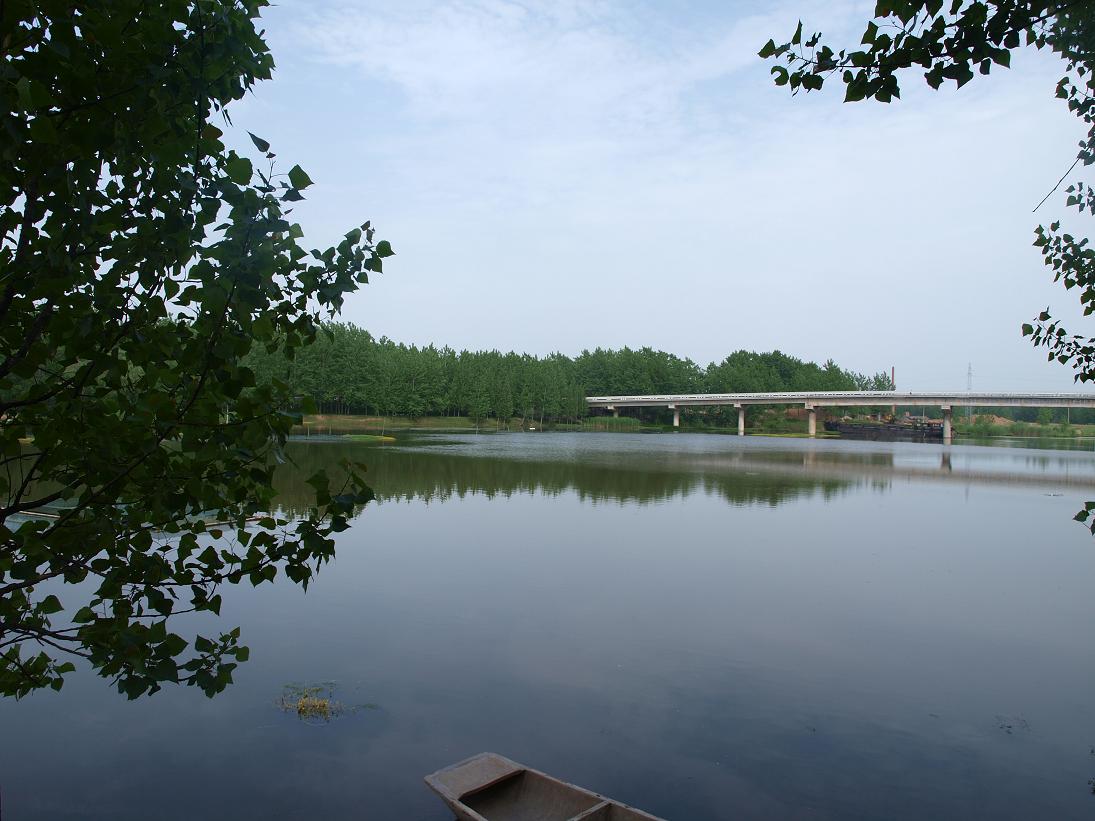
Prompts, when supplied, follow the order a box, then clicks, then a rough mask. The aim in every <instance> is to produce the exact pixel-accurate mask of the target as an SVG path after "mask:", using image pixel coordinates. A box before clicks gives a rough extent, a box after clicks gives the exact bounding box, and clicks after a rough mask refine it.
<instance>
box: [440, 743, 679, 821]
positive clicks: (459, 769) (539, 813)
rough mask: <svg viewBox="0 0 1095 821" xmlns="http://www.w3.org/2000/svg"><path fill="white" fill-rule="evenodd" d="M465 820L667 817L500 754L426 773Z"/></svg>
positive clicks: (641, 820)
mask: <svg viewBox="0 0 1095 821" xmlns="http://www.w3.org/2000/svg"><path fill="white" fill-rule="evenodd" d="M426 784H427V785H429V787H430V789H431V790H433V791H434V792H435V793H437V794H438V795H439V796H440V797H441V800H442V801H444V802H445V803H446V804H448V805H449V809H451V810H452V811H453V813H455V814H456V817H457V818H459V819H461V821H664V820H663V819H660V818H656V817H655V816H653V815H650V814H648V813H645V812H643V811H642V810H636V809H634V808H633V807H628V806H627V805H625V804H621V803H620V802H619V801H613V800H612V799H611V798H605V797H604V796H603V795H598V794H597V793H595V792H590V791H589V790H583V789H582V788H581V787H575V786H574V785H573V784H567V783H566V782H565V781H560V780H559V779H558V778H552V777H551V776H550V775H546V774H544V773H542V772H539V771H538V770H533V769H530V768H528V767H525V766H523V765H521V764H518V763H517V762H515V761H510V760H509V759H508V758H504V757H502V756H500V755H495V754H494V753H480V754H479V755H476V756H472V757H471V758H469V759H466V760H464V761H461V762H459V763H458V764H453V765H452V766H451V767H445V768H444V769H443V770H438V771H437V772H435V773H434V774H433V775H427V776H426Z"/></svg>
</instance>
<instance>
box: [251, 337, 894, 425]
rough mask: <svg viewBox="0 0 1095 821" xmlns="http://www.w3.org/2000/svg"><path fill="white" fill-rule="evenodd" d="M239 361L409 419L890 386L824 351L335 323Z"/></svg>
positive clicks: (320, 405)
mask: <svg viewBox="0 0 1095 821" xmlns="http://www.w3.org/2000/svg"><path fill="white" fill-rule="evenodd" d="M247 364H248V366H249V367H250V368H251V369H252V370H253V371H254V372H255V377H256V379H257V381H259V382H260V383H263V382H270V381H271V380H278V381H281V382H284V383H285V384H286V385H287V386H288V387H289V389H290V391H291V392H292V393H293V394H294V395H296V396H300V397H308V398H310V399H311V400H312V401H313V402H314V403H315V406H316V408H317V409H318V410H319V411H321V412H324V413H346V414H350V413H353V414H368V415H381V416H409V417H415V418H417V417H422V416H467V417H470V418H472V419H475V420H481V419H486V418H495V419H500V420H508V419H512V418H514V417H519V418H522V419H539V420H541V421H543V420H545V419H546V420H563V419H576V418H578V417H581V416H584V415H585V414H586V412H587V408H586V405H585V401H584V400H585V397H586V396H604V395H619V394H658V393H731V392H758V391H800V390H802V391H805V390H818V391H839V390H890V389H891V387H892V385H891V382H890V377H889V374H886V373H877V374H874V375H873V376H867V375H864V374H860V373H856V372H854V371H850V370H845V369H843V368H841V367H840V366H838V365H837V364H836V363H835V362H833V361H832V360H831V359H830V360H828V361H826V362H825V363H824V364H823V365H818V364H816V363H814V362H805V361H803V360H801V359H797V358H796V357H793V356H788V355H787V354H784V353H781V352H780V351H771V352H769V353H754V352H752V351H744V350H739V351H735V352H734V353H732V354H730V355H729V356H727V357H726V358H725V359H723V360H722V361H721V362H717V363H714V362H713V363H711V364H709V365H707V366H706V367H704V366H701V365H698V364H697V363H695V362H693V361H692V360H691V359H687V358H685V359H682V358H681V357H678V356H676V355H674V354H671V353H667V352H665V351H658V350H654V349H652V348H639V349H632V348H627V347H624V348H620V349H618V350H611V349H604V348H596V349H595V350H592V351H589V350H584V351H582V352H581V353H580V354H579V355H578V356H575V357H573V358H572V357H568V356H566V355H564V354H561V353H552V354H549V355H547V356H543V357H537V356H533V355H530V354H518V353H514V352H512V351H511V352H509V353H502V352H500V351H497V350H491V351H466V350H462V351H456V350H454V349H452V348H450V347H447V346H446V347H437V346H436V345H432V344H431V345H426V346H424V347H418V346H416V345H406V344H403V343H398V342H395V341H393V340H391V339H388V338H387V337H380V338H379V339H378V338H376V337H374V336H373V335H372V334H370V333H369V332H368V331H367V330H365V329H364V328H360V327H358V326H356V325H353V324H350V323H342V322H333V323H329V324H326V325H324V327H323V332H322V333H321V334H320V335H319V337H318V338H317V340H316V341H315V342H314V343H313V344H311V345H309V346H307V347H304V348H301V349H298V350H296V351H295V353H294V355H293V356H291V357H289V356H286V355H285V353H284V352H282V351H281V350H280V349H276V348H275V349H270V348H267V347H264V346H255V349H253V350H252V352H251V353H250V354H249V356H248V363H247ZM712 415H717V412H714V411H713V412H712Z"/></svg>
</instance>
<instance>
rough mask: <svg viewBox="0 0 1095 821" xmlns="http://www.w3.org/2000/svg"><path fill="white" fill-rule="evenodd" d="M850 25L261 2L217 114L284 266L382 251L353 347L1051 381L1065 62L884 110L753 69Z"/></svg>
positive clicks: (908, 382)
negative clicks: (278, 240)
mask: <svg viewBox="0 0 1095 821" xmlns="http://www.w3.org/2000/svg"><path fill="white" fill-rule="evenodd" d="M872 8H873V3H870V2H867V3H863V2H816V0H791V2H786V3H783V2H772V3H759V2H756V3H747V2H731V3H715V2H705V3H700V2H677V3H672V4H668V3H653V2H647V3H644V2H630V3H625V2H614V1H613V0H590V2H558V3H550V2H542V3H539V2H508V1H507V0H442V1H441V2H425V1H421V2H420V0H403V1H402V2H399V3H391V2H384V3H380V2H371V0H345V2H334V0H330V1H329V0H311V1H310V2H304V0H280V2H279V5H277V6H276V7H273V8H270V9H267V10H266V11H265V12H264V14H263V21H262V24H263V26H264V28H265V30H266V39H267V41H268V43H269V44H270V47H271V49H272V51H273V54H274V58H275V61H276V62H277V66H278V68H277V70H276V72H275V74H274V78H273V79H272V80H271V81H268V82H264V83H261V84H259V85H258V86H256V87H255V89H254V92H253V94H251V95H249V96H248V97H247V98H246V99H245V100H243V101H241V102H240V103H238V104H237V105H236V106H235V107H234V109H232V110H231V114H232V120H233V123H234V124H235V127H236V132H235V134H236V138H237V139H239V138H240V135H242V141H241V142H239V143H238V144H239V145H240V146H241V147H242V146H243V144H244V142H243V141H246V135H245V131H248V130H249V131H252V132H254V133H256V134H258V135H259V136H261V137H263V138H265V139H267V140H269V141H270V142H271V143H272V144H273V150H274V151H275V152H276V153H277V155H278V162H279V163H281V164H282V165H283V168H282V169H281V170H283V171H286V170H288V168H290V167H291V166H292V165H293V164H296V163H299V164H300V165H301V166H302V167H303V168H304V169H305V170H306V171H307V172H308V174H309V175H310V176H311V178H312V179H313V180H314V181H315V185H314V186H313V187H312V188H310V189H308V192H307V197H308V199H307V200H306V201H305V202H303V203H299V204H298V207H297V209H296V210H295V212H294V215H293V219H295V220H296V221H299V222H300V223H301V225H302V226H303V228H304V230H305V242H306V243H307V245H308V246H309V247H326V246H327V245H330V244H333V243H335V242H337V241H338V240H339V239H340V237H341V235H342V234H344V233H345V232H347V231H349V230H350V229H352V228H353V227H355V226H357V225H359V224H361V223H362V222H364V221H365V220H371V221H372V222H373V224H374V225H375V226H376V227H377V236H378V238H383V239H387V240H389V241H390V242H391V243H392V245H393V247H394V248H395V250H396V254H397V255H396V256H395V257H393V258H391V259H389V260H386V261H385V272H384V273H383V274H382V275H379V276H375V277H374V278H373V281H372V282H371V283H370V284H369V285H367V286H365V287H364V288H362V289H361V290H360V291H359V292H358V293H356V294H353V295H351V296H350V297H349V298H348V300H347V302H346V305H345V308H344V310H343V314H342V319H343V320H345V321H349V322H354V323H356V324H358V325H360V326H362V327H364V328H367V329H368V330H369V331H370V332H371V333H373V334H374V335H375V336H378V337H379V336H387V337H389V338H392V339H395V340H397V341H400V342H406V343H408V344H409V343H415V344H419V345H422V344H428V343H435V344H437V345H449V346H451V347H453V348H456V349H462V348H468V349H499V350H502V351H507V350H515V351H518V352H527V353H533V354H538V355H543V354H547V353H550V352H553V351H560V352H562V353H564V354H567V355H571V356H573V355H575V354H578V353H580V352H581V351H582V350H583V349H593V348H596V347H606V348H618V347H622V346H624V345H627V346H630V347H633V348H637V347H643V346H650V347H654V348H660V349H662V350H666V351H670V352H672V353H675V354H677V355H678V356H681V357H687V358H690V359H692V360H694V361H696V362H698V363H700V364H701V365H706V364H707V363H708V362H712V361H719V360H721V359H722V358H724V357H725V356H726V355H727V354H729V353H731V352H732V351H735V350H738V349H742V348H744V349H747V350H757V351H767V350H772V349H779V350H781V351H783V352H785V353H788V354H791V355H794V356H798V357H800V358H803V359H807V360H814V361H818V362H823V361H824V360H826V359H828V358H832V359H834V360H835V361H836V362H837V363H839V364H840V365H841V366H842V367H845V368H849V369H852V370H856V371H860V372H866V373H874V372H877V371H881V370H889V369H890V367H891V366H893V367H895V368H896V376H897V387H898V389H899V390H910V391H935V390H965V389H966V387H967V370H968V368H970V367H972V370H973V383H972V384H973V389H974V390H984V391H989V390H1009V391H1071V390H1077V387H1076V385H1075V384H1074V383H1073V380H1072V372H1071V371H1070V370H1069V369H1068V368H1066V367H1064V366H1061V365H1058V364H1056V363H1047V361H1046V357H1045V354H1044V353H1042V352H1040V351H1038V350H1035V349H1033V348H1032V347H1031V346H1030V344H1029V343H1028V342H1027V341H1026V340H1024V339H1023V337H1022V336H1021V333H1020V326H1021V324H1022V323H1023V322H1026V321H1029V320H1030V319H1031V318H1032V317H1033V316H1034V315H1036V314H1037V313H1038V312H1039V311H1041V310H1042V309H1044V308H1046V307H1047V306H1049V307H1050V308H1051V310H1052V311H1053V312H1054V314H1055V315H1059V316H1060V317H1061V318H1063V319H1065V320H1066V324H1068V325H1069V326H1070V330H1072V331H1073V332H1086V333H1089V334H1090V333H1092V329H1091V328H1090V327H1085V320H1083V319H1082V317H1081V314H1080V310H1079V304H1078V301H1077V298H1076V296H1075V295H1074V293H1069V292H1066V291H1065V290H1064V288H1063V287H1062V286H1060V285H1056V284H1054V283H1053V282H1052V277H1051V276H1050V274H1049V270H1048V269H1047V268H1045V266H1043V264H1042V261H1041V255H1040V254H1039V253H1038V250H1037V249H1036V248H1034V247H1032V245H1031V243H1032V240H1033V230H1034V228H1035V226H1037V225H1038V224H1039V222H1043V223H1049V222H1051V221H1053V220H1054V219H1057V218H1059V217H1061V216H1062V215H1064V214H1065V210H1064V194H1063V192H1062V191H1058V193H1057V194H1056V195H1055V196H1053V197H1051V198H1050V200H1049V201H1048V202H1047V203H1046V204H1045V205H1043V206H1042V207H1041V209H1040V210H1039V211H1038V212H1037V213H1032V211H1033V209H1034V207H1035V206H1036V205H1037V204H1038V202H1039V201H1040V200H1041V199H1042V197H1044V196H1045V195H1046V194H1047V193H1048V192H1049V191H1050V189H1052V187H1053V185H1054V184H1055V183H1056V182H1057V180H1058V179H1059V178H1060V177H1061V175H1062V174H1063V173H1064V172H1065V171H1066V170H1067V169H1068V167H1069V165H1070V164H1071V162H1072V160H1073V159H1074V157H1075V154H1076V144H1077V142H1078V140H1079V139H1080V138H1081V137H1082V136H1083V135H1084V129H1083V125H1082V123H1080V122H1079V121H1078V120H1076V119H1075V118H1074V117H1072V116H1071V115H1070V114H1069V113H1068V111H1067V108H1066V107H1065V106H1064V105H1063V104H1062V103H1061V102H1060V101H1058V100H1056V99H1055V98H1054V88H1055V85H1056V82H1057V80H1058V79H1059V78H1060V76H1061V75H1062V74H1063V66H1062V64H1061V63H1060V62H1059V61H1057V60H1055V59H1054V58H1053V56H1052V55H1050V54H1046V53H1039V52H1036V51H1033V50H1024V51H1020V52H1018V53H1017V54H1015V55H1014V56H1013V60H1012V69H1011V70H1010V71H1005V70H1002V69H1001V70H998V71H996V72H994V73H993V74H992V75H990V76H988V77H981V76H978V77H977V78H976V80H975V81H974V82H972V83H971V84H969V85H967V86H966V87H964V88H962V89H960V90H955V89H954V88H953V85H952V86H949V87H946V88H945V89H943V90H940V91H938V92H933V91H932V90H931V89H930V88H928V87H927V85H926V84H925V83H924V82H923V80H922V78H921V76H920V75H919V74H915V73H910V74H908V75H907V76H906V77H905V79H904V82H903V91H902V93H903V99H901V100H900V101H898V102H895V103H893V104H890V105H883V104H879V103H871V102H865V103H855V104H844V103H843V102H842V100H843V88H842V86H840V85H839V84H837V83H833V84H832V85H831V86H827V87H826V89H825V90H824V91H823V92H821V93H811V94H809V95H806V94H800V95H798V96H796V97H792V96H791V95H790V94H789V93H788V92H787V90H786V89H781V88H777V87H776V86H774V85H773V83H772V81H771V77H770V75H769V69H770V67H771V64H769V63H766V62H765V61H763V60H761V59H760V58H758V57H757V56H756V52H757V51H758V50H759V48H760V47H761V46H762V45H763V44H764V42H765V41H766V40H767V39H768V38H769V37H773V38H775V39H776V40H777V42H782V41H783V40H786V39H788V38H789V36H790V34H791V33H792V32H793V30H794V27H795V23H796V22H797V20H798V19H799V18H801V19H803V21H804V23H805V27H806V29H807V31H811V30H820V31H822V32H824V33H825V35H826V39H827V40H828V41H830V42H832V43H834V44H839V45H854V44H855V43H857V42H858V41H859V37H860V35H861V33H862V30H863V26H864V24H865V22H866V20H868V19H869V17H870V12H871V9H872ZM248 146H249V143H248ZM251 153H255V152H254V151H253V150H252V152H251ZM1077 227H1078V228H1081V229H1083V225H1082V223H1081V224H1079V225H1078V226H1077Z"/></svg>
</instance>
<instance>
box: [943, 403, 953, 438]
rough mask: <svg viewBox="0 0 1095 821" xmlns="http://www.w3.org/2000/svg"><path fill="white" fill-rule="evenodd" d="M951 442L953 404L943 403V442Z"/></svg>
mask: <svg viewBox="0 0 1095 821" xmlns="http://www.w3.org/2000/svg"><path fill="white" fill-rule="evenodd" d="M950 443H951V406H950V405H943V444H944V445H949V444H950Z"/></svg>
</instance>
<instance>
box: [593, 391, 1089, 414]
mask: <svg viewBox="0 0 1095 821" xmlns="http://www.w3.org/2000/svg"><path fill="white" fill-rule="evenodd" d="M586 403H587V404H588V405H589V407H591V408H607V409H609V410H611V409H613V408H627V407H674V406H677V407H679V406H697V405H804V406H806V407H817V408H823V407H856V406H868V405H902V406H906V407H908V406H933V407H950V406H960V407H965V406H967V405H972V406H975V407H994V408H1002V407H1013V408H1016V407H1027V408H1029V407H1033V408H1095V394H1089V393H972V392H971V393H901V392H898V391H791V392H781V393H686V394H661V395H653V396H589V397H586Z"/></svg>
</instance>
